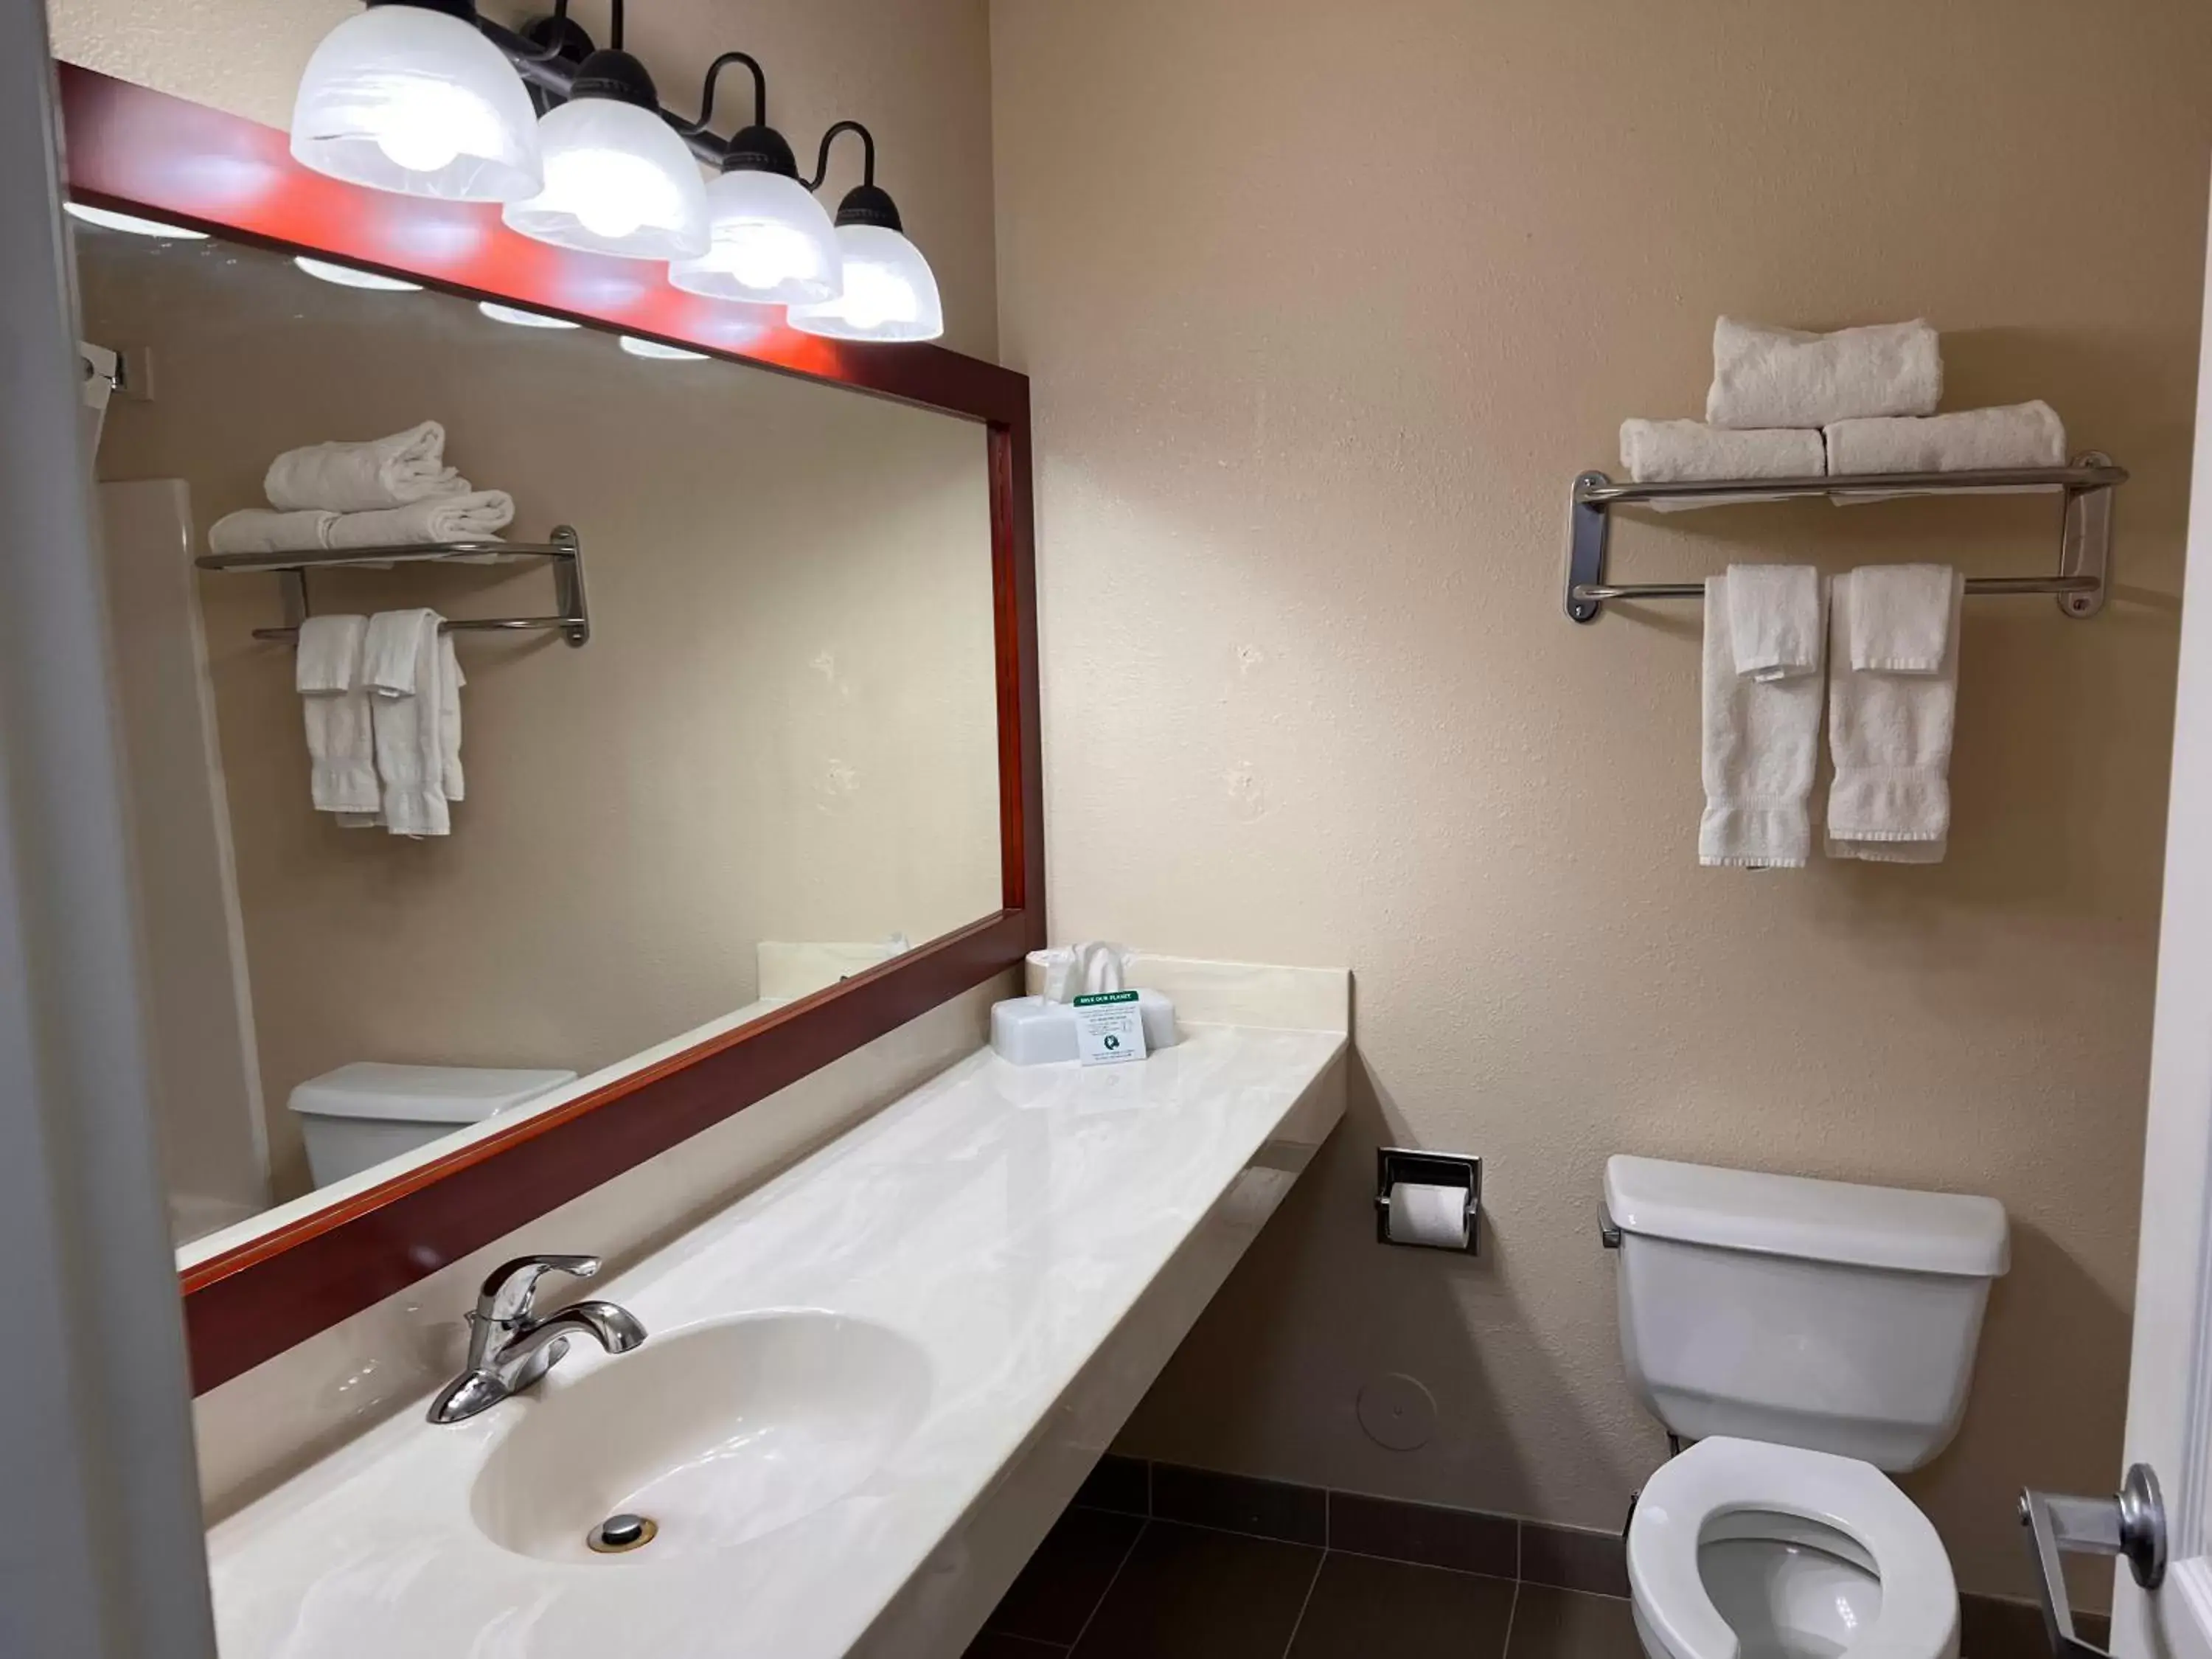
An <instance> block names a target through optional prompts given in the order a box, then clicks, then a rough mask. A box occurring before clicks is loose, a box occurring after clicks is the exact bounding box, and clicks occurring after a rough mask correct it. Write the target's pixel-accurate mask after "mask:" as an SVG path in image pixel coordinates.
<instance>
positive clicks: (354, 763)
mask: <svg viewBox="0 0 2212 1659" xmlns="http://www.w3.org/2000/svg"><path fill="white" fill-rule="evenodd" d="M367 635H368V618H367V617H308V618H307V620H306V621H305V622H303V623H301V624H300V654H299V659H298V661H297V663H296V665H295V667H294V671H293V683H294V684H295V685H296V686H297V687H298V689H299V691H300V702H301V708H303V709H304V710H305V712H306V716H307V763H308V787H309V792H310V793H311V794H312V796H313V800H314V803H315V810H316V811H319V812H349V813H351V812H374V811H376V810H377V799H378V798H377V787H376V742H375V738H374V731H373V727H372V724H371V721H370V718H369V709H368V687H367V686H366V685H365V684H363V683H362V678H361V653H362V642H363V641H364V640H365V639H366V637H367Z"/></svg>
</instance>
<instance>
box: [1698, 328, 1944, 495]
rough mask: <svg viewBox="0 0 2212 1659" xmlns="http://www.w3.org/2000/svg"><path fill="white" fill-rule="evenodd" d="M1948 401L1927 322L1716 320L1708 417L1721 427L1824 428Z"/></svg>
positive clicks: (1930, 408)
mask: <svg viewBox="0 0 2212 1659" xmlns="http://www.w3.org/2000/svg"><path fill="white" fill-rule="evenodd" d="M1942 398H1943V350H1942V343H1941V342H1940V341H1939V340H1938V339H1937V337H1936V331H1935V330H1934V329H1933V328H1932V327H1930V326H1929V325H1928V324H1926V323H1924V322H1917V321H1916V322H1910V323H1879V324H1876V325H1874V326H1872V327H1870V328H1846V329H1839V330H1838V331H1836V332H1834V333H1832V334H1808V333H1804V332H1802V331H1800V330H1797V329H1794V328H1769V327H1766V326H1765V325H1762V324H1759V323H1746V322H1739V321H1737V320H1736V319H1735V318H1733V317H1723V318H1722V319H1720V320H1719V321H1718V322H1717V323H1716V324H1714V325H1713V384H1712V388H1711V391H1709V392H1707V393H1706V394H1705V418H1706V419H1707V420H1709V421H1711V422H1712V423H1713V424H1714V425H1715V426H1734V427H1768V426H1799V427H1818V426H1826V425H1828V424H1829V423H1830V422H1833V421H1849V420H1855V419H1857V418H1858V417H1859V416H1866V415H1932V414H1934V413H1935V411H1936V404H1939V403H1941V402H1942ZM1830 470H1831V471H1833V470H1834V469H1833V466H1832V465H1831V467H1830Z"/></svg>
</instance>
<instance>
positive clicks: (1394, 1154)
mask: <svg viewBox="0 0 2212 1659" xmlns="http://www.w3.org/2000/svg"><path fill="white" fill-rule="evenodd" d="M1400 1182H1404V1183H1406V1184H1407V1185H1409V1186H1423V1187H1457V1188H1462V1190H1463V1191H1464V1192H1465V1193H1466V1194H1467V1197H1466V1200H1465V1201H1466V1206H1467V1208H1466V1212H1465V1213H1466V1217H1467V1243H1465V1244H1463V1245H1462V1246H1460V1247H1459V1248H1460V1249H1464V1250H1465V1251H1466V1252H1467V1253H1468V1255H1481V1254H1482V1226H1481V1222H1482V1160H1481V1159H1480V1158H1470V1157H1468V1156H1467V1155H1466V1154H1465V1153H1463V1152H1418V1151H1416V1150H1414V1149H1413V1148H1412V1147H1410V1146H1378V1147H1376V1149H1375V1238H1376V1243H1382V1244H1401V1243H1402V1244H1406V1245H1408V1246H1411V1245H1412V1244H1413V1240H1411V1239H1396V1238H1393V1237H1390V1188H1392V1187H1394V1186H1396V1185H1398V1184H1399V1183H1400ZM1428 1248H1430V1249H1443V1248H1449V1247H1448V1246H1434V1245H1432V1246H1429V1247H1428Z"/></svg>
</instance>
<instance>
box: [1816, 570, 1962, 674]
mask: <svg viewBox="0 0 2212 1659" xmlns="http://www.w3.org/2000/svg"><path fill="white" fill-rule="evenodd" d="M1844 580H1845V581H1847V582H1849V583H1850V586H1851V605H1850V641H1849V643H1850V653H1849V656H1850V665H1851V666H1852V667H1853V668H1855V669H1859V670H1862V671H1863V670H1866V669H1869V668H1871V669H1876V670H1879V671H1881V672H1883V673H1887V674H1934V673H1937V672H1940V671H1942V666H1943V659H1944V657H1945V655H1946V654H1947V653H1948V652H1949V650H1950V643H1951V609H1952V606H1951V592H1952V589H1954V587H1956V586H1958V585H1959V573H1958V572H1957V571H1955V570H1954V569H1952V568H1951V567H1950V566H1949V565H1948V564H1877V565H1866V566H1863V567H1862V568H1859V569H1857V570H1854V571H1852V572H1851V573H1850V574H1849V575H1847V576H1845V577H1844Z"/></svg>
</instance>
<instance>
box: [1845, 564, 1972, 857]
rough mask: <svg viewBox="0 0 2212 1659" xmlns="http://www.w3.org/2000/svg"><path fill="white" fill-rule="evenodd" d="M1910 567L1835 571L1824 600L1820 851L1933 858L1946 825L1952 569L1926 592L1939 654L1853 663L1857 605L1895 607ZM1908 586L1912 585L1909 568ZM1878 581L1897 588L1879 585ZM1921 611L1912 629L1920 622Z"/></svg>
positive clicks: (1952, 688)
mask: <svg viewBox="0 0 2212 1659" xmlns="http://www.w3.org/2000/svg"><path fill="white" fill-rule="evenodd" d="M1910 568H1911V567H1900V566H1888V567H1884V566H1874V567H1870V568H1863V569H1859V570H1854V571H1851V572H1850V573H1848V574H1844V575H1841V576H1838V577H1837V578H1836V580H1835V589H1834V592H1833V593H1832V595H1831V597H1830V599H1829V605H1828V629H1829V650H1830V653H1831V655H1832V658H1833V662H1832V666H1831V669H1830V674H1829V680H1828V742H1829V745H1830V748H1831V750H1832V753H1833V755H1834V757H1835V763H1836V775H1835V781H1833V783H1832V784H1831V785H1830V787H1829V790H1828V830H1827V844H1828V856H1829V857H1830V858H1836V859H1868V860H1875V861H1877V862H1881V863H1890V864H1936V863H1940V862H1941V861H1942V858H1943V854H1944V852H1945V849H1946V846H1947V842H1948V837H1949V835H1950V831H1951V781H1950V771H1951V736H1952V729H1953V726H1954V722H1955V720H1956V717H1957V713H1958V703H1959V611H1960V602H1961V600H1962V599H1963V598H1964V596H1965V593H1966V582H1965V580H1964V579H1962V578H1961V577H1960V575H1959V574H1958V573H1957V572H1956V571H1947V572H1946V573H1945V574H1947V575H1948V578H1949V580H1948V583H1947V584H1944V585H1943V587H1942V591H1941V592H1939V594H1938V595H1937V596H1936V600H1935V606H1936V614H1937V615H1939V616H1940V617H1942V630H1943V631H1942V637H1943V641H1944V647H1943V653H1942V661H1941V663H1940V664H1939V665H1938V666H1937V667H1936V670H1935V671H1933V672H1917V673H1899V672H1896V671H1891V670H1886V669H1879V668H1859V667H1856V666H1854V665H1853V657H1854V652H1855V647H1854V645H1853V640H1854V638H1855V636H1856V635H1857V629H1858V625H1859V624H1858V618H1859V616H1860V613H1861V611H1862V607H1864V608H1865V609H1866V611H1867V612H1868V613H1869V615H1874V614H1885V615H1889V616H1893V617H1897V616H1901V606H1902V597H1901V594H1902V591H1903V590H1905V588H1906V587H1907V585H1908V579H1906V578H1904V577H1902V576H1901V575H1900V574H1899V573H1900V572H1902V571H1905V570H1909V569H1910ZM1910 584H1911V587H1912V588H1913V589H1915V590H1917V591H1924V590H1920V588H1919V583H1918V580H1917V578H1912V579H1910ZM1885 588H1895V589H1897V590H1899V592H1898V593H1894V594H1887V595H1886V594H1885V593H1884V592H1883V590H1884V589H1885ZM1926 621H1927V619H1926V618H1923V620H1922V623H1921V624H1920V627H1919V629H1917V630H1916V631H1924V629H1925V625H1926Z"/></svg>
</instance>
